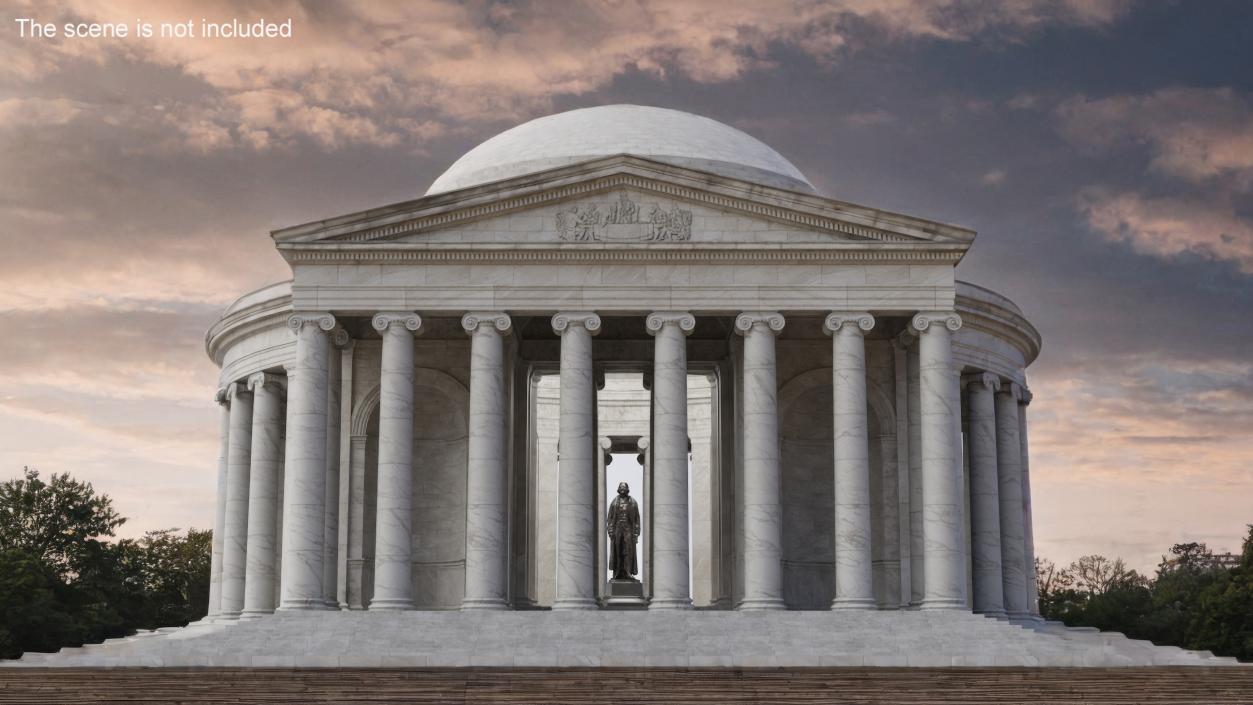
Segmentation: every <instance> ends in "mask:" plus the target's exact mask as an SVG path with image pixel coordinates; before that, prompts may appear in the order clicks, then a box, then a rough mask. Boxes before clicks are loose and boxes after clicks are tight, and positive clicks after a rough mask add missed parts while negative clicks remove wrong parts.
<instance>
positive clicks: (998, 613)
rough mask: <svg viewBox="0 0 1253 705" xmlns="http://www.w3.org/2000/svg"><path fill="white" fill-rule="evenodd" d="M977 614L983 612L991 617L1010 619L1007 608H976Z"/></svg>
mask: <svg viewBox="0 0 1253 705" xmlns="http://www.w3.org/2000/svg"><path fill="white" fill-rule="evenodd" d="M975 614H981V615H983V616H984V617H987V618H989V619H1009V615H1007V614H1005V610H982V611H981V610H975Z"/></svg>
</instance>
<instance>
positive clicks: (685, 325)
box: [644, 311, 696, 335]
mask: <svg viewBox="0 0 1253 705" xmlns="http://www.w3.org/2000/svg"><path fill="white" fill-rule="evenodd" d="M668 325H673V326H678V327H679V330H680V331H682V333H683V335H691V333H692V331H694V330H696V316H693V315H692V314H690V313H688V312H687V311H654V312H652V313H650V314H648V318H645V319H644V328H645V329H647V330H648V334H649V335H657V334H658V333H660V332H661V329H662V328H664V327H666V326H668Z"/></svg>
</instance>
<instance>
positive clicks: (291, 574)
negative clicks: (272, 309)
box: [279, 313, 335, 610]
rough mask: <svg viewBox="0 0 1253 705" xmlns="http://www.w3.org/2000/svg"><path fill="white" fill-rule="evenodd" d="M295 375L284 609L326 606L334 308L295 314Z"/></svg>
mask: <svg viewBox="0 0 1253 705" xmlns="http://www.w3.org/2000/svg"><path fill="white" fill-rule="evenodd" d="M288 327H289V328H291V329H292V330H293V331H294V332H295V334H296V364H295V367H294V368H293V371H294V374H295V379H289V380H288V389H287V404H288V407H289V409H288V421H289V424H290V426H289V427H288V429H287V452H286V460H285V465H284V469H283V532H282V536H283V545H282V555H283V560H282V574H281V576H280V593H281V600H280V602H279V609H282V610H309V609H324V608H325V606H326V605H325V603H324V602H323V599H322V534H323V528H322V525H323V521H324V517H323V512H324V507H323V504H324V502H325V501H326V486H325V485H326V381H327V358H328V356H329V348H330V341H329V339H328V337H327V332H328V331H330V330H331V329H332V328H334V327H335V318H334V317H333V316H331V315H330V314H325V313H323V314H300V313H298V314H294V315H292V316H291V317H290V318H289V319H288Z"/></svg>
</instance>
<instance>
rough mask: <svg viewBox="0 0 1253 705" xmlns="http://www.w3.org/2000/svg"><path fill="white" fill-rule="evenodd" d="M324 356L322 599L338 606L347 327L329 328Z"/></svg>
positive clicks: (328, 606)
mask: <svg viewBox="0 0 1253 705" xmlns="http://www.w3.org/2000/svg"><path fill="white" fill-rule="evenodd" d="M330 340H331V346H330V348H328V350H327V358H326V476H325V478H324V479H323V481H322V482H323V485H322V487H323V491H324V493H325V494H324V499H323V501H322V600H323V601H324V602H325V603H326V606H327V608H328V609H333V610H337V609H339V597H338V592H339V465H340V457H339V455H340V454H339V450H340V449H339V444H340V423H341V418H340V417H341V415H342V414H341V411H342V409H341V400H342V395H343V387H342V385H343V374H344V373H343V350H344V348H346V347H348V346H350V345H352V338H351V337H350V336H349V335H348V331H346V330H344V329H343V328H339V327H336V328H335V330H333V331H331V335H330Z"/></svg>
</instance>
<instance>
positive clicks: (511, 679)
mask: <svg viewBox="0 0 1253 705" xmlns="http://www.w3.org/2000/svg"><path fill="white" fill-rule="evenodd" d="M120 702H127V703H133V702H144V703H188V704H191V703H197V704H199V703H253V702H264V703H373V704H377V703H518V702H525V703H549V704H557V703H638V704H641V705H649V704H653V703H657V704H661V703H666V704H671V703H865V704H869V703H899V704H902V705H924V704H926V705H937V704H939V703H1000V704H1005V703H1031V704H1032V705H1063V704H1064V705H1079V704H1080V703H1083V704H1093V703H1102V704H1106V705H1150V704H1154V705H1167V704H1172V705H1175V704H1183V703H1189V704H1198V705H1199V704H1204V705H1226V704H1228V703H1242V704H1244V705H1247V704H1248V703H1250V702H1253V668H1188V667H1154V668H948V669H936V668H792V669H781V668H764V669H729V668H727V669H697V668H690V669H678V668H651V669H645V668H572V669H554V668H549V669H545V668H463V669H403V670H402V669H234V668H226V669H217V668H213V669H187V668H159V669H154V668H147V669H145V668H122V669H98V668H83V669H43V668H39V669H0V703H22V704H23V705H37V704H41V703H57V704H58V705H77V704H85V703H120Z"/></svg>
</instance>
